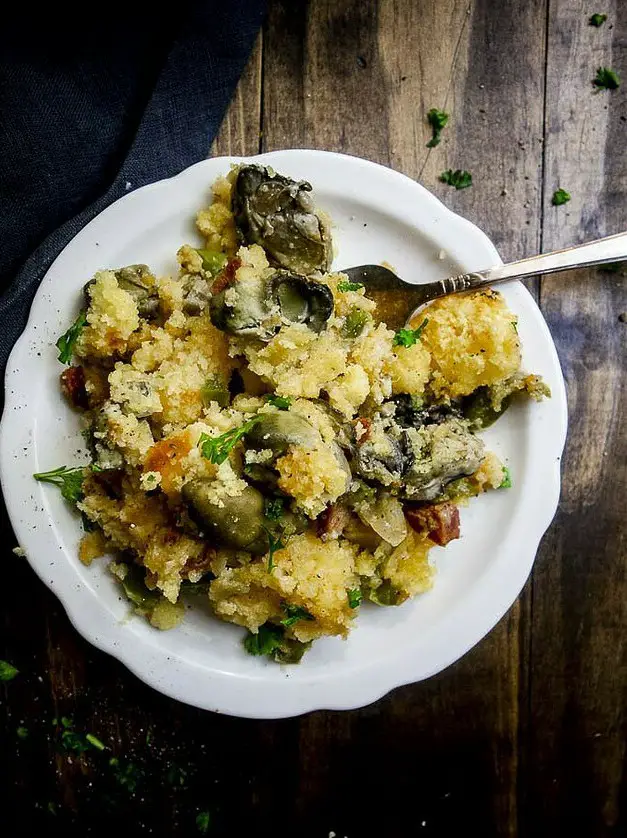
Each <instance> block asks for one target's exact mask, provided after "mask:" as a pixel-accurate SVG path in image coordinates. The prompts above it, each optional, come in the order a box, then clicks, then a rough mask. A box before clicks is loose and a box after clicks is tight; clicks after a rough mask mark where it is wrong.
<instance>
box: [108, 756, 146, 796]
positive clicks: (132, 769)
mask: <svg viewBox="0 0 627 838" xmlns="http://www.w3.org/2000/svg"><path fill="white" fill-rule="evenodd" d="M109 766H110V767H111V769H112V771H113V775H114V777H115V779H116V780H117V782H118V784H119V785H120V786H122V788H125V789H127V791H129V792H130V793H131V794H133V793H134V792H135V791H136V789H137V784H138V783H139V781H140V779H141V775H142V772H141V770H140V769H139V768H138V767H137V765H135V763H134V762H127V763H124V762H120V760H119V759H118V758H117V757H111V759H110V760H109Z"/></svg>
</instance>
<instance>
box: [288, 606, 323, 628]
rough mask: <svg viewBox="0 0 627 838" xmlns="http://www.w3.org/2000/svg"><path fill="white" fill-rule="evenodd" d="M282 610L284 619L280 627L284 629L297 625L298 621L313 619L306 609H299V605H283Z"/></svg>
mask: <svg viewBox="0 0 627 838" xmlns="http://www.w3.org/2000/svg"><path fill="white" fill-rule="evenodd" d="M283 610H284V611H285V617H284V618H283V619H282V620H281V625H282V626H285V628H289V627H290V626H293V625H294V623H297V622H298V621H299V620H314V619H315V617H314V616H313V614H310V613H309V611H307V609H306V608H301V606H300V605H290V604H289V603H284V604H283Z"/></svg>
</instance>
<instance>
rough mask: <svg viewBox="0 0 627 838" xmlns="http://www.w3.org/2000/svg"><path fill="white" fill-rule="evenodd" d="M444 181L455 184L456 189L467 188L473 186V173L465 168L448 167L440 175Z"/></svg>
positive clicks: (451, 184)
mask: <svg viewBox="0 0 627 838" xmlns="http://www.w3.org/2000/svg"><path fill="white" fill-rule="evenodd" d="M440 180H441V181H442V183H447V184H448V185H449V186H454V187H455V189H467V188H468V187H469V186H472V175H471V174H470V172H467V171H466V170H465V169H455V171H453V169H447V170H446V171H445V172H442V174H441V175H440Z"/></svg>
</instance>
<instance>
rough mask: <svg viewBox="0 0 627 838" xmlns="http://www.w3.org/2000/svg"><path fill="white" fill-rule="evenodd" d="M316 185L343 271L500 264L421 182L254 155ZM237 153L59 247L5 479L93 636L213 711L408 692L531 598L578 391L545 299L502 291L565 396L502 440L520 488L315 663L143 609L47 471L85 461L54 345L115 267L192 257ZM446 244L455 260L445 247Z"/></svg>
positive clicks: (25, 347)
mask: <svg viewBox="0 0 627 838" xmlns="http://www.w3.org/2000/svg"><path fill="white" fill-rule="evenodd" d="M255 159H256V160H257V161H258V162H260V163H266V164H270V165H272V166H273V167H275V168H276V169H277V170H278V171H280V172H284V173H285V174H287V175H290V176H292V177H294V178H303V179H306V180H309V181H311V183H312V184H313V186H314V189H315V196H316V201H317V203H318V204H319V206H321V207H323V208H324V209H325V210H327V211H328V212H329V213H330V214H331V216H332V218H333V220H334V223H335V231H334V236H335V241H336V243H337V245H338V256H337V258H336V262H335V267H338V268H341V267H343V266H344V267H347V266H349V265H355V264H363V263H368V262H380V261H382V260H387V261H388V262H390V263H392V264H393V265H394V266H395V267H396V269H397V270H398V271H399V272H400V274H401V275H402V276H403V277H405V278H407V279H410V280H412V281H416V282H428V281H431V280H434V279H437V278H441V277H444V276H446V275H450V274H451V273H453V272H456V271H462V270H463V271H467V270H477V269H480V268H484V267H487V266H489V265H493V264H495V263H497V262H499V257H498V254H497V252H496V250H495V248H494V246H493V245H492V244H491V243H490V241H489V240H488V239H487V238H486V236H485V235H484V234H483V233H482V232H481V231H480V230H479V229H478V228H477V227H475V226H474V225H472V224H470V223H469V222H468V221H466V220H464V219H462V218H460V217H459V216H457V215H454V214H453V213H452V212H450V211H449V210H447V209H446V208H445V207H444V206H443V205H442V204H441V203H440V202H439V201H438V200H437V199H436V198H435V197H434V196H433V195H431V194H430V193H429V192H427V190H426V189H424V188H423V187H422V186H419V185H418V184H417V183H415V182H414V181H412V180H410V179H409V178H406V177H404V176H403V175H400V174H398V173H397V172H393V171H391V170H390V169H386V168H384V167H382V166H378V165H375V164H374V163H369V162H367V161H365V160H359V159H357V158H353V157H346V156H343V155H339V154H331V153H328V152H322V151H278V152H273V153H271V154H264V155H261V156H259V157H257V158H255ZM232 162H236V160H235V159H234V158H229V159H226V158H217V159H212V160H205V161H203V162H202V163H198V164H197V165H195V166H192V167H191V168H189V169H187V170H186V171H184V172H182V173H181V174H180V175H178V176H177V177H175V178H172V179H170V180H164V181H160V182H159V183H155V184H152V185H150V186H146V187H144V188H143V189H139V190H137V191H136V192H133V193H131V194H129V195H126V196H125V197H123V198H121V199H120V200H119V201H117V202H116V203H115V204H113V205H112V206H111V207H109V208H108V209H106V210H105V211H104V212H102V213H101V214H100V215H99V216H98V217H97V218H95V219H94V220H93V221H92V222H91V223H90V224H88V225H87V226H86V227H85V228H84V229H83V230H82V231H81V232H80V233H79V234H78V235H77V236H76V237H75V238H74V240H73V241H72V242H71V243H70V244H69V245H68V246H67V247H66V248H65V250H64V251H63V252H62V253H61V254H60V256H59V257H58V258H57V259H56V261H55V262H54V264H53V265H52V267H51V268H50V270H49V271H48V273H47V274H46V276H45V277H44V280H43V281H42V283H41V287H40V289H39V291H38V293H37V296H36V297H35V301H34V303H33V307H32V310H31V313H30V319H29V321H28V325H27V327H26V329H25V331H24V333H23V335H22V336H21V337H20V339H19V340H18V342H17V344H16V345H15V348H14V349H13V352H12V354H11V357H10V360H9V363H8V367H7V375H6V407H5V412H4V417H3V422H2V430H1V436H0V468H1V476H2V486H3V489H4V495H5V499H6V503H7V507H8V510H9V515H10V517H11V521H12V523H13V526H14V528H15V532H16V535H17V538H18V540H19V543H20V545H21V546H22V547H23V548H24V550H25V551H26V555H27V557H28V561H29V562H30V564H31V565H32V567H33V568H34V570H35V571H36V573H37V574H38V575H39V576H40V578H41V579H42V580H43V581H44V582H45V583H46V585H48V586H49V588H50V589H51V590H52V591H54V592H55V593H56V594H57V596H58V597H59V599H60V600H61V602H62V603H63V605H64V607H65V609H66V611H67V613H68V615H69V617H70V619H71V620H72V622H73V624H74V625H75V627H76V628H77V629H78V631H79V632H80V633H81V634H82V635H83V636H84V637H85V638H87V640H89V641H90V642H91V643H93V644H94V645H95V646H97V647H98V648H100V649H103V650H104V651H106V652H109V653H110V654H112V655H115V657H117V658H118V659H119V660H121V661H122V662H123V663H124V664H125V665H126V666H127V667H128V668H129V669H130V670H131V671H132V672H134V673H135V674H136V675H137V676H138V677H139V678H141V679H142V680H143V681H145V682H146V683H147V684H150V685H151V686H152V687H154V688H155V689H157V690H159V691H161V692H162V693H165V694H166V695H169V696H172V697H173V698H176V699H178V700H180V701H185V702H187V703H189V704H193V705H196V706H197V707H202V708H206V709H209V710H215V711H219V712H222V713H229V714H232V715H235V716H248V717H253V718H280V717H284V716H292V715H296V714H299V713H304V712H306V711H309V710H314V709H321V708H330V709H348V708H354V707H359V706H363V705H365V704H368V703H369V702H372V701H374V700H375V699H377V698H379V697H380V696H382V695H384V694H385V693H386V692H388V691H389V690H391V689H393V688H394V687H397V686H400V685H402V684H407V683H411V682H414V681H419V680H421V679H423V678H428V677H429V676H430V675H433V674H434V673H436V672H439V671H440V670H442V669H444V667H446V666H448V665H449V664H451V663H452V662H453V661H455V660H457V659H458V658H459V657H461V655H463V654H464V653H465V652H467V651H468V650H469V649H470V648H471V647H472V646H474V645H475V644H476V643H478V642H479V640H481V638H482V637H484V635H485V634H486V633H487V632H488V631H490V629H491V628H492V627H493V626H494V625H495V623H496V622H497V621H498V620H499V619H500V618H501V616H502V615H503V614H504V613H505V611H507V609H508V608H509V607H510V606H511V605H512V603H513V602H514V600H515V599H516V597H517V595H518V594H519V592H520V590H521V588H522V586H523V584H524V582H525V579H526V578H527V576H528V574H529V571H530V570H531V566H532V563H533V560H534V557H535V553H536V550H537V547H538V542H539V540H540V538H541V536H542V534H543V533H544V531H545V530H546V528H547V527H548V525H549V523H550V521H551V519H552V517H553V515H554V513H555V509H556V506H557V501H558V495H559V485H560V477H559V474H560V471H559V460H560V455H561V452H562V448H563V445H564V440H565V436H566V398H565V392H564V383H563V379H562V375H561V371H560V367H559V362H558V359H557V354H556V351H555V347H554V345H553V341H552V340H551V336H550V334H549V331H548V328H547V326H546V323H545V322H544V320H543V318H542V315H541V314H540V312H539V310H538V308H537V306H536V304H535V302H534V301H533V299H532V297H531V296H530V295H529V293H528V292H527V291H526V289H525V288H524V287H523V286H522V285H520V284H518V283H510V284H508V285H507V286H502V287H501V288H502V291H503V294H504V295H505V297H506V299H507V302H508V303H509V305H510V306H511V308H512V310H513V311H514V312H516V314H518V316H519V332H520V336H521V338H522V342H523V346H524V363H525V367H526V368H527V369H528V370H530V371H533V372H537V373H541V374H542V375H543V376H544V377H545V379H546V381H547V382H548V383H549V385H550V387H551V389H552V392H553V397H552V399H551V400H550V401H546V402H544V403H542V404H535V403H529V404H520V405H516V406H515V407H513V408H511V409H510V410H509V411H508V412H507V414H506V415H505V416H504V418H503V419H501V420H500V421H499V422H498V423H497V424H496V425H495V426H493V428H491V429H489V431H488V432H487V433H486V434H485V439H486V442H487V443H488V445H489V447H491V448H492V449H493V450H494V451H496V453H497V454H499V455H500V456H501V457H502V458H503V459H504V460H505V461H506V462H507V464H508V465H509V466H510V468H511V473H512V476H513V488H512V489H510V490H508V491H502V492H492V493H490V494H488V495H486V496H484V497H481V498H478V499H476V500H474V501H472V502H471V503H470V505H469V506H468V507H467V508H465V509H463V510H462V513H461V517H462V538H461V539H460V540H458V541H455V542H452V543H451V544H450V545H449V546H448V547H446V549H442V548H435V549H434V550H433V552H432V554H431V555H432V558H433V562H434V563H435V565H436V566H437V571H438V573H437V579H436V584H435V586H434V588H433V590H432V591H430V592H429V593H427V594H425V595H423V596H421V597H418V598H417V599H415V600H413V601H410V602H407V603H406V604H404V605H403V606H401V607H399V608H387V609H386V608H377V607H376V606H371V605H365V606H364V607H363V608H362V609H361V614H360V616H359V618H358V625H357V626H356V627H355V629H354V631H353V633H352V634H351V636H350V638H349V640H347V641H342V640H339V639H324V640H320V641H317V642H316V643H315V644H314V646H313V648H312V650H311V651H310V652H308V653H307V655H306V656H305V658H304V659H303V662H302V663H301V665H300V666H292V667H282V666H278V665H277V664H275V663H272V662H269V661H266V660H265V659H259V658H254V657H250V656H249V655H247V654H246V653H245V652H244V651H243V649H242V645H241V643H240V640H241V637H242V634H243V631H242V630H241V629H239V628H237V627H236V626H232V625H227V624H226V623H222V622H218V621H217V620H215V619H214V618H213V617H212V616H211V614H210V612H209V610H208V608H204V606H202V605H200V606H199V607H197V608H195V609H193V610H189V611H188V613H187V616H186V619H185V621H184V623H183V624H182V625H181V626H180V627H179V628H177V629H175V630H174V631H169V632H159V631H156V630H155V629H152V628H151V627H150V626H149V625H148V624H147V623H146V622H145V621H144V620H143V619H140V618H130V619H129V616H128V615H129V608H128V603H126V602H125V601H123V600H122V599H121V598H120V595H119V590H118V588H117V587H116V585H115V583H114V581H113V579H112V578H111V577H110V575H109V574H108V573H107V571H106V567H105V565H106V562H104V561H100V562H95V563H94V564H93V565H92V566H91V567H90V568H86V567H83V565H81V564H80V563H79V561H78V559H77V545H78V541H79V539H80V537H81V532H82V530H81V525H80V521H79V520H78V518H77V516H76V515H75V514H73V512H72V511H71V509H69V508H68V505H67V504H66V503H65V502H64V501H63V500H62V498H61V496H60V493H59V492H58V491H57V490H56V489H55V488H54V487H51V486H44V485H42V484H38V483H36V482H35V481H34V480H33V479H32V477H31V475H32V474H33V472H37V471H46V470H48V469H51V468H54V467H56V466H59V465H74V464H79V463H82V462H86V458H87V456H86V453H85V450H84V444H83V440H82V438H81V436H80V431H79V424H78V419H77V417H76V416H75V415H74V414H73V413H72V412H71V411H70V410H69V409H68V407H67V406H66V404H65V403H64V401H63V400H62V398H61V395H60V393H59V385H58V376H59V373H60V371H61V367H60V365H59V364H58V362H57V360H56V355H57V352H56V350H55V348H54V343H55V340H56V339H57V337H58V336H59V335H60V334H61V333H62V332H64V331H65V330H66V328H67V327H68V325H69V323H70V322H71V321H72V319H73V318H74V317H75V316H76V314H77V311H78V308H79V306H80V299H81V288H82V286H83V284H84V283H85V281H86V280H87V279H89V278H90V277H91V276H92V275H93V273H94V272H95V271H96V270H98V269H100V268H105V267H119V266H122V265H127V264H130V263H133V262H146V263H148V264H149V265H151V266H152V267H153V268H154V270H156V271H158V272H172V271H174V270H175V269H176V265H175V253H176V251H177V249H178V247H179V245H180V244H181V243H183V242H190V243H193V242H195V241H197V235H196V233H195V229H194V218H195V214H196V211H197V210H198V209H199V208H200V207H202V206H203V205H206V204H207V202H208V199H209V195H210V185H211V183H212V181H213V180H214V179H215V178H216V177H217V176H218V175H220V174H223V173H225V172H226V171H228V169H229V165H230V164H231V163H232ZM440 251H444V252H445V253H446V258H445V259H441V258H439V256H440V255H441V254H440Z"/></svg>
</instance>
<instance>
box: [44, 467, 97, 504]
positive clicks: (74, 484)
mask: <svg viewBox="0 0 627 838" xmlns="http://www.w3.org/2000/svg"><path fill="white" fill-rule="evenodd" d="M86 471H87V468H86V467H84V466H81V467H78V468H67V466H60V467H59V468H55V469H52V471H42V472H39V473H38V474H33V477H34V478H35V480H39V481H40V482H41V483H52V484H53V485H54V486H58V487H59V489H61V496H62V497H63V498H65V500H67V501H69V502H70V503H78V502H79V501H80V500H82V498H83V480H84V479H85V473H86Z"/></svg>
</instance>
